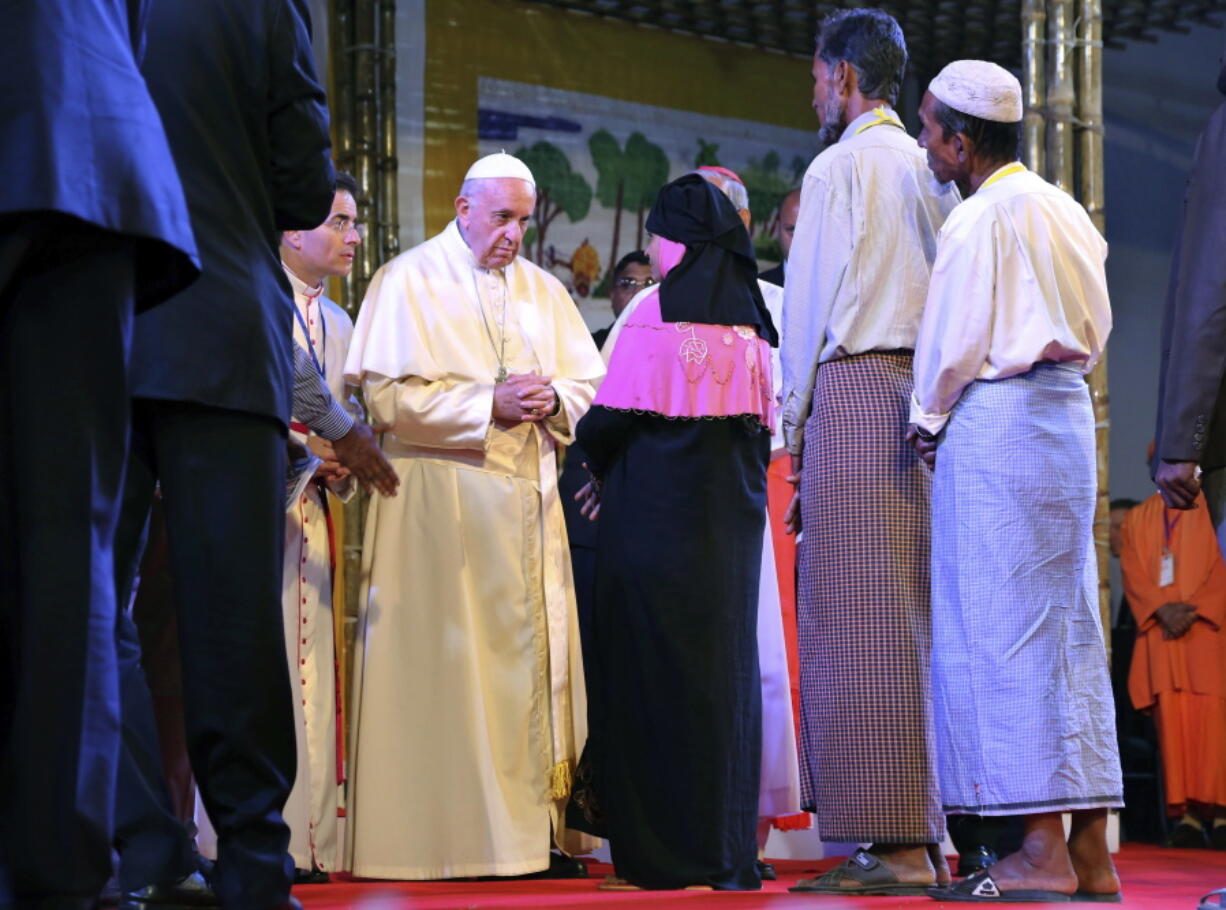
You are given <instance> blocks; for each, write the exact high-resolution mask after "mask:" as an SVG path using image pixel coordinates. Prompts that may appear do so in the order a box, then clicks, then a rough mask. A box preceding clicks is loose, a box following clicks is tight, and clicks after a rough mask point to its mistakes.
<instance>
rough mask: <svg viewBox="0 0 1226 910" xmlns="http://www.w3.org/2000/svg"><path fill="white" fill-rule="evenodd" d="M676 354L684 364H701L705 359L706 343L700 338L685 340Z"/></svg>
mask: <svg viewBox="0 0 1226 910" xmlns="http://www.w3.org/2000/svg"><path fill="white" fill-rule="evenodd" d="M678 353H679V354H680V355H681V360H682V362H684V363H702V362H703V361H705V360H706V359H707V343H706V342H705V341H703V340H702V339H701V338H694V337H690V338H687V339H685V341H683V342H681V347H680V349H679V350H678Z"/></svg>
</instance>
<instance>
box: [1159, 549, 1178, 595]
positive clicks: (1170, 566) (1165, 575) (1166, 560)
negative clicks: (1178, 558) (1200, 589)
mask: <svg viewBox="0 0 1226 910" xmlns="http://www.w3.org/2000/svg"><path fill="white" fill-rule="evenodd" d="M1174 583H1175V554H1174V553H1163V554H1162V561H1161V562H1160V563H1159V564H1158V587H1160V588H1165V587H1167V586H1168V585H1173V584H1174Z"/></svg>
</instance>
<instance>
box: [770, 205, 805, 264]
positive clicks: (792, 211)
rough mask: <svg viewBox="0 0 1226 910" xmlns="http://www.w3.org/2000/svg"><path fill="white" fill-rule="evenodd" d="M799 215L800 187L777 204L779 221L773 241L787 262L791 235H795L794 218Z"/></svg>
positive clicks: (790, 250) (790, 248) (790, 246)
mask: <svg viewBox="0 0 1226 910" xmlns="http://www.w3.org/2000/svg"><path fill="white" fill-rule="evenodd" d="M799 214H800V187H797V188H796V189H794V190H792V192H790V193H788V194H787V195H786V196H784V197H783V201H782V202H780V203H779V221H778V223H777V224H776V225H775V239H776V240H778V241H779V252H780V254H781V255H782V256H783V259H784V261H785V262H786V261H787V258H788V256H789V254H791V252H792V235H793V234H795V233H796V216H797V215H799Z"/></svg>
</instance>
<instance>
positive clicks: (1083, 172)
mask: <svg viewBox="0 0 1226 910" xmlns="http://www.w3.org/2000/svg"><path fill="white" fill-rule="evenodd" d="M1078 20H1079V26H1080V28H1079V31H1080V41H1079V42H1078V55H1077V57H1078V61H1077V74H1078V80H1077V81H1078V85H1077V140H1078V141H1077V145H1078V153H1079V158H1080V160H1079V168H1078V171H1079V181H1078V183H1079V187H1078V189H1079V193H1078V196H1079V198H1080V200H1081V204H1082V205H1084V206H1085V209H1086V211H1087V212H1088V213H1089V215H1090V219H1091V220H1092V221H1093V222H1094V226H1095V227H1096V228H1098V230H1099V232H1100V233H1105V232H1106V212H1105V211H1104V208H1105V204H1106V191H1105V179H1104V173H1103V170H1104V164H1103V84H1102V81H1103V72H1102V70H1103V68H1102V40H1103V6H1102V0H1078ZM1089 384H1090V400H1091V402H1092V403H1093V405H1094V436H1095V442H1096V443H1097V446H1096V459H1097V468H1098V495H1097V499H1096V503H1095V510H1094V549H1095V553H1096V554H1097V557H1098V608H1099V612H1100V614H1101V616H1102V622H1103V628H1104V629H1106V630H1109V629H1110V628H1111V579H1110V559H1111V493H1110V485H1109V479H1110V478H1109V474H1108V455H1109V454H1110V431H1111V413H1110V399H1109V397H1108V395H1107V354H1106V352H1105V351H1104V352H1103V356H1102V359H1101V360H1099V362H1098V366H1097V367H1095V369H1094V371H1093V372H1092V373H1090V376H1089ZM1105 637H1106V641H1107V650H1108V654H1110V649H1111V636H1110V635H1109V634H1108V635H1106V636H1105Z"/></svg>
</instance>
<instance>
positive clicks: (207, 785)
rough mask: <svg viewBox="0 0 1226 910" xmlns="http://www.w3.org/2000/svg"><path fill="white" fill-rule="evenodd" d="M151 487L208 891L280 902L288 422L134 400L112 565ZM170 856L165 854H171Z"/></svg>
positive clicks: (285, 781)
mask: <svg viewBox="0 0 1226 910" xmlns="http://www.w3.org/2000/svg"><path fill="white" fill-rule="evenodd" d="M155 483H157V484H160V488H161V497H162V508H163V511H164V514H165V519H166V528H167V538H168V542H169V549H170V568H171V574H172V576H173V585H174V596H175V606H176V613H177V615H176V620H177V624H178V632H179V648H180V659H181V662H182V673H183V698H184V721H185V724H186V727H187V747H188V753H189V754H190V756H191V763H192V771H193V772H194V774H195V777H196V782H197V785H198V786H199V788H200V794H201V798H202V799H203V801H204V805H205V807H206V808H207V809H208V812H209V817H210V819H211V820H212V822H213V824H214V826H215V828H216V829H217V833H218V863H217V868H216V871H215V873H214V879H213V887H214V890H215V891H216V892H217V894H218V897H220V898H221V900H222V902H223V905H224V906H226V907H233V908H248V907H250V908H259V910H263V908H269V907H275V906H277V905H279V904H281V903H282V902H283V901H284V900H285V899H286V897H287V896H288V894H289V887H290V879H291V876H292V874H293V863H292V861H291V860H290V857H289V854H288V852H287V847H288V844H289V829H288V828H287V827H286V825H285V822H284V820H283V819H282V817H281V809H282V808H283V807H284V805H285V800H286V798H287V797H288V796H289V791H290V787H291V785H292V784H293V778H294V772H295V768H296V756H295V750H294V726H293V706H292V704H291V702H290V699H291V697H292V696H291V694H290V685H289V669H288V666H287V664H286V660H285V638H284V632H283V629H282V621H281V568H282V567H281V559H282V548H283V547H284V533H285V528H284V511H285V505H284V501H283V499H284V483H285V438H284V433H283V430H282V428H281V426H280V424H279V423H277V422H276V421H274V420H272V419H271V418H266V417H260V416H256V415H251V414H243V413H239V412H234V411H225V410H221V409H217V408H208V407H202V406H197V405H192V404H186V403H179V402H168V401H150V400H138V401H136V402H135V404H134V407H133V438H132V458H131V460H130V464H129V470H128V476H127V481H126V486H125V491H124V514H123V517H122V520H121V532H122V533H121V537H120V539H118V540H117V542H116V558H117V560H118V562H119V564H120V565H132V564H133V563H134V560H135V559H136V558H137V555H138V552H139V549H140V545H141V537H142V534H141V529H142V528H143V527H144V524H145V516H146V514H147V512H148V509H149V503H150V501H151V499H152V495H153V490H154V485H155ZM145 697H146V698H147V697H148V696H147V692H146V693H145ZM146 704H147V703H146ZM148 729H149V728H148V727H146V733H145V734H144V735H145V737H146V738H147V737H148V735H149V733H148ZM152 748H156V746H155V745H153V746H152ZM168 855H169V856H170V858H171V860H172V861H173V859H174V857H175V855H176V853H175V851H174V850H169V851H168ZM127 859H128V855H127V852H126V851H125V855H124V861H125V862H127ZM187 871H190V870H187ZM126 877H127V876H125V878H126Z"/></svg>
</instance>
